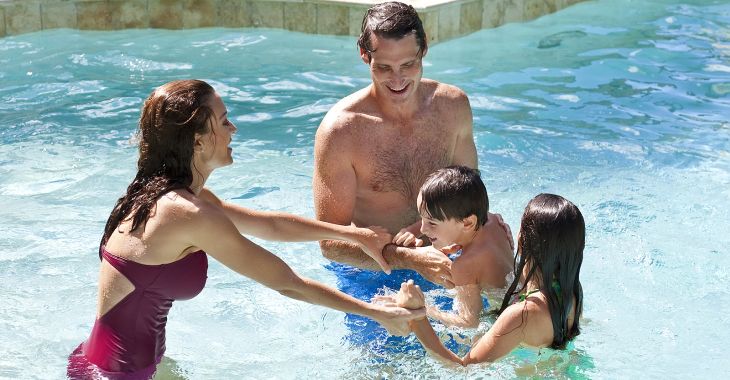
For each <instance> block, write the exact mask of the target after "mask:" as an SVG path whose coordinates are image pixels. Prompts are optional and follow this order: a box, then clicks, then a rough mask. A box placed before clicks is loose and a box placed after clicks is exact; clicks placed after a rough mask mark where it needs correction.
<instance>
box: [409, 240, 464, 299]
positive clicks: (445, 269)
mask: <svg viewBox="0 0 730 380" xmlns="http://www.w3.org/2000/svg"><path fill="white" fill-rule="evenodd" d="M403 249H408V251H409V253H410V254H409V255H408V262H409V265H408V267H409V268H410V269H413V270H415V271H416V272H418V273H420V274H421V276H423V277H425V278H426V280H428V281H431V282H433V283H436V284H439V285H441V286H443V287H445V288H448V289H451V288H453V287H454V281H453V279H452V278H451V260H449V258H448V256H446V254H444V253H443V252H441V251H439V250H438V249H436V248H434V247H432V246H427V247H416V248H403Z"/></svg>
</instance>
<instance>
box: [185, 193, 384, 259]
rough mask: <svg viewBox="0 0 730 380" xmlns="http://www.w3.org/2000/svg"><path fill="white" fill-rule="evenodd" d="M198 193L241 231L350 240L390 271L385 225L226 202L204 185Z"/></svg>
mask: <svg viewBox="0 0 730 380" xmlns="http://www.w3.org/2000/svg"><path fill="white" fill-rule="evenodd" d="M198 196H199V197H200V198H202V199H204V200H206V201H207V202H208V203H210V204H213V205H215V206H217V207H218V208H219V209H221V210H222V211H223V213H224V214H225V215H226V216H227V217H228V219H230V221H231V222H233V224H234V225H235V227H236V228H237V229H238V231H239V232H240V233H242V234H246V235H251V236H255V237H257V238H260V239H264V240H273V241H316V240H344V241H349V242H351V243H355V244H359V245H360V247H361V248H362V249H363V251H364V252H365V253H366V254H367V255H368V256H370V257H372V258H373V259H374V260H375V261H376V262H377V263H378V264H379V265H380V266H381V267H382V268H383V271H385V272H386V273H390V266H389V265H388V263H387V262H386V261H385V259H384V258H383V255H382V251H383V247H385V245H386V244H388V243H389V242H390V234H389V233H388V231H387V230H385V229H384V228H382V227H370V228H358V227H355V226H353V225H350V226H343V225H339V224H332V223H327V222H322V221H318V220H314V219H309V218H304V217H301V216H297V215H293V214H288V213H284V212H271V211H256V210H252V209H248V208H245V207H242V206H239V205H236V204H233V203H229V202H223V201H221V200H220V199H219V198H218V197H217V196H216V195H215V194H213V193H212V192H211V191H210V190H208V189H203V190H202V191H201V192H200V194H199V195H198Z"/></svg>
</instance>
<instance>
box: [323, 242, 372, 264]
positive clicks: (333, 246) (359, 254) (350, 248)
mask: <svg viewBox="0 0 730 380" xmlns="http://www.w3.org/2000/svg"><path fill="white" fill-rule="evenodd" d="M319 246H320V247H321V248H322V255H324V257H326V258H327V259H328V260H331V261H336V262H338V263H342V264H347V265H352V266H354V267H358V268H363V269H370V270H380V269H381V268H380V266H379V265H378V263H376V262H375V260H373V259H372V258H371V257H370V256H368V255H367V254H365V252H363V251H362V249H360V246H358V245H357V244H353V243H348V242H346V241H340V240H322V241H320V242H319Z"/></svg>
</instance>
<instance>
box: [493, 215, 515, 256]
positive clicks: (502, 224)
mask: <svg viewBox="0 0 730 380" xmlns="http://www.w3.org/2000/svg"><path fill="white" fill-rule="evenodd" d="M489 217H490V218H495V219H496V220H497V223H498V224H499V226H500V227H502V229H503V230H504V232H505V233H506V234H507V238H508V239H509V247H510V249H511V250H512V252H514V251H515V240H514V238H513V237H512V229H510V228H509V224H507V223H506V222H505V221H504V219H502V214H492V213H491V212H490V213H489Z"/></svg>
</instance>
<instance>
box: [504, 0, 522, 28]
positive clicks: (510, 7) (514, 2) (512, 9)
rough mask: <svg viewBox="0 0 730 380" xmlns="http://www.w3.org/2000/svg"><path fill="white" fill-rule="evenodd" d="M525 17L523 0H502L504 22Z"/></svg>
mask: <svg viewBox="0 0 730 380" xmlns="http://www.w3.org/2000/svg"><path fill="white" fill-rule="evenodd" d="M524 19H525V0H505V1H504V23H505V24H507V23H510V22H520V21H522V20H524Z"/></svg>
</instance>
